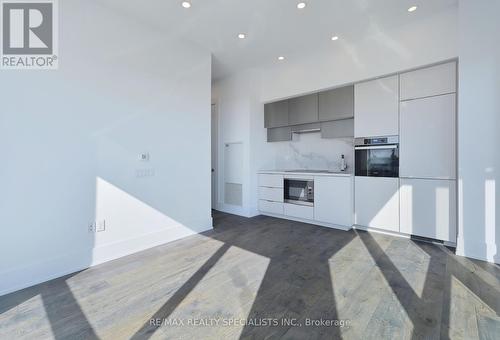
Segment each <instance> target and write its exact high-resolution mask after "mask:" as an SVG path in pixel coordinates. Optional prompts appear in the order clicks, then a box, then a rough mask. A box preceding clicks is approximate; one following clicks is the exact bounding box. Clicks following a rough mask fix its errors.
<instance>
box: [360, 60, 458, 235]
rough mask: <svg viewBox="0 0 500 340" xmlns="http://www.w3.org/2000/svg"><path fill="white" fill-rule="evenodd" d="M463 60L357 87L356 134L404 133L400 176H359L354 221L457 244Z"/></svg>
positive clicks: (361, 84)
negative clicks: (460, 66)
mask: <svg viewBox="0 0 500 340" xmlns="http://www.w3.org/2000/svg"><path fill="white" fill-rule="evenodd" d="M456 84H457V63H456V62H447V63H443V64H439V65H436V66H431V67H426V68H422V69H418V70H414V71H410V72H404V73H401V74H399V75H394V76H389V77H384V78H379V79H375V80H371V81H367V82H363V83H359V84H356V85H355V137H382V136H391V135H399V141H400V144H399V146H400V153H399V156H400V168H399V170H400V171H399V178H380V177H356V178H355V209H354V210H355V224H356V225H358V226H362V227H365V228H375V229H380V230H386V231H391V232H400V233H403V234H408V235H416V236H421V237H426V238H432V239H438V240H442V241H446V242H447V243H450V244H455V243H456V237H457V229H456V224H457V218H456V212H457V198H456V197H457V193H456V184H457V182H456V179H457V165H456V164H457V160H456V154H457V151H456V138H457V136H456V131H457V122H456V117H457V108H456V103H457V85H456Z"/></svg>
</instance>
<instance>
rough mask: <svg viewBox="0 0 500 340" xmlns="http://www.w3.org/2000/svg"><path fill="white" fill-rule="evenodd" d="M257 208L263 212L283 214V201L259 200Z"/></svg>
mask: <svg viewBox="0 0 500 340" xmlns="http://www.w3.org/2000/svg"><path fill="white" fill-rule="evenodd" d="M259 210H260V211H261V212H263V213H269V214H277V215H283V203H280V202H271V201H266V200H259Z"/></svg>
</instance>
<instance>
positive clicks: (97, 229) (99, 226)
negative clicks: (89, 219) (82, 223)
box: [89, 220, 106, 233]
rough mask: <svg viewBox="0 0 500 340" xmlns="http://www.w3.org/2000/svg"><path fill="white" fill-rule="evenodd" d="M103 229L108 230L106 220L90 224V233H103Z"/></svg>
mask: <svg viewBox="0 0 500 340" xmlns="http://www.w3.org/2000/svg"><path fill="white" fill-rule="evenodd" d="M103 231H106V220H102V221H96V222H93V223H91V224H89V233H101V232H103Z"/></svg>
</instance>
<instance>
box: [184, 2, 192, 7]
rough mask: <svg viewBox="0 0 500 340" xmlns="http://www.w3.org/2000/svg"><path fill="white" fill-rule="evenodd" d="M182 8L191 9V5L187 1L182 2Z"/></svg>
mask: <svg viewBox="0 0 500 340" xmlns="http://www.w3.org/2000/svg"><path fill="white" fill-rule="evenodd" d="M182 7H184V8H190V7H191V3H190V2H189V1H183V2H182Z"/></svg>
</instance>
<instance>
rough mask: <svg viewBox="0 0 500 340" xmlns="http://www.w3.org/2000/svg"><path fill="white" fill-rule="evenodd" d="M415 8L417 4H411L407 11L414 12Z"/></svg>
mask: <svg viewBox="0 0 500 340" xmlns="http://www.w3.org/2000/svg"><path fill="white" fill-rule="evenodd" d="M416 10H417V6H411V7H410V8H408V12H415V11H416Z"/></svg>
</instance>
